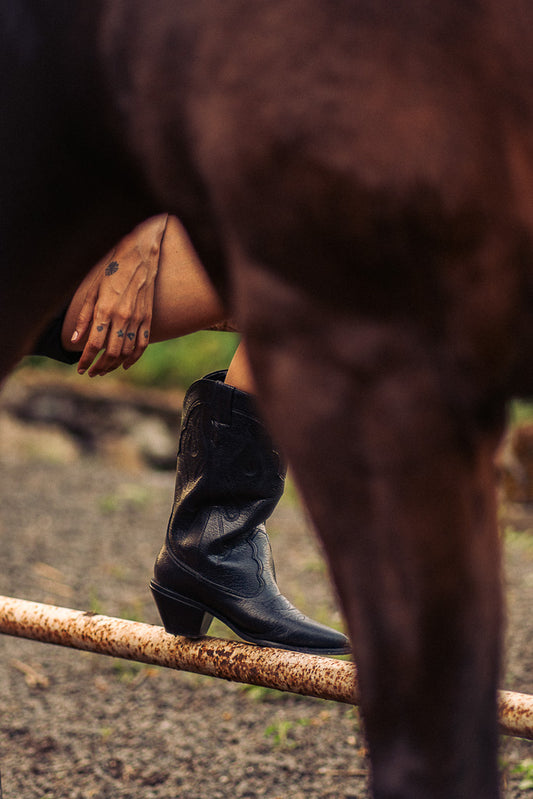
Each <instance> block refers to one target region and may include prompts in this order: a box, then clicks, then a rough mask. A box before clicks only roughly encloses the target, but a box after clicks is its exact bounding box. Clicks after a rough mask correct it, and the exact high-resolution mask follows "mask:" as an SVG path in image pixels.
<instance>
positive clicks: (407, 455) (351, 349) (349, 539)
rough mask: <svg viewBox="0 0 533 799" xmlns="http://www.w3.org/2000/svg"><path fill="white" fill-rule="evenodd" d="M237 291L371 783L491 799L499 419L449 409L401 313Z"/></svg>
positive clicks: (413, 795) (258, 289)
mask: <svg viewBox="0 0 533 799" xmlns="http://www.w3.org/2000/svg"><path fill="white" fill-rule="evenodd" d="M244 294H245V295H246V307H247V309H248V312H247V314H246V316H247V320H246V327H247V330H248V333H249V346H250V352H251V358H252V364H253V366H254V368H255V373H256V379H257V383H258V392H259V396H261V397H262V398H263V400H264V403H265V410H266V413H267V414H268V415H269V417H270V420H271V422H272V424H273V427H274V428H275V430H276V432H277V435H278V436H279V439H280V441H281V443H282V445H283V447H284V448H285V450H286V455H287V456H288V459H289V461H290V463H291V464H292V466H293V468H294V471H295V473H296V476H297V479H298V481H299V484H300V487H301V489H302V492H303V495H304V498H305V500H306V503H307V505H308V507H309V509H310V511H311V514H312V516H313V519H314V522H315V524H316V527H317V529H318V532H319V535H320V537H321V539H322V542H323V545H324V548H325V551H326V554H327V557H328V559H329V563H330V566H331V570H332V574H333V578H334V582H335V585H336V587H337V590H338V593H339V596H340V600H341V603H342V607H343V610H344V613H345V615H346V618H347V621H348V625H349V632H350V635H351V639H352V643H353V650H354V657H355V660H356V662H357V665H358V668H359V673H360V682H361V690H362V709H363V714H364V720H365V726H366V732H367V737H368V743H369V748H370V753H371V761H372V770H373V790H374V795H375V797H376V799H466V798H467V797H468V799H494V798H495V797H497V796H498V778H497V767H496V745H497V731H496V720H495V715H496V711H495V694H496V690H497V680H498V661H499V635H500V595H499V593H500V585H499V544H498V534H497V528H496V513H495V500H494V490H493V489H494V485H493V464H492V457H493V452H494V446H495V441H496V438H497V435H496V430H494V433H493V432H492V431H490V432H486V431H485V432H481V431H480V429H479V427H480V426H479V425H478V429H476V418H475V417H476V413H475V409H473V408H472V409H470V410H469V409H468V408H462V410H461V411H459V410H458V408H459V407H460V406H461V401H460V398H454V397H453V391H450V387H449V386H447V387H445V386H443V376H442V374H441V373H440V371H439V366H438V364H437V363H435V362H433V358H432V353H431V351H430V350H429V349H427V348H426V346H425V344H424V342H420V341H419V339H418V337H417V336H416V335H415V334H414V331H413V330H410V329H409V327H408V326H407V324H406V325H404V326H402V325H392V324H382V323H371V322H369V321H361V320H357V319H355V318H349V317H344V318H343V317H342V316H340V315H336V314H334V313H331V312H328V311H325V310H324V309H319V308H318V306H316V305H313V304H312V303H311V302H309V301H307V300H306V299H304V295H303V294H302V293H301V292H298V291H297V290H293V289H289V288H287V286H284V285H283V284H282V282H281V281H279V282H278V281H277V279H276V278H273V277H272V276H269V277H267V276H266V274H264V275H261V274H260V273H258V272H256V273H255V278H254V277H253V278H252V280H251V281H250V283H249V284H248V285H247V287H246V289H245V290H244ZM244 294H243V295H241V296H244ZM272 320H275V325H274V328H275V331H274V333H273V334H272V332H271V323H272ZM446 395H448V396H446ZM455 399H457V403H456V402H455ZM463 404H464V403H463ZM461 407H462V406H461ZM459 417H461V418H459ZM489 427H490V425H489ZM494 427H495V428H496V427H497V425H496V423H495V424H494Z"/></svg>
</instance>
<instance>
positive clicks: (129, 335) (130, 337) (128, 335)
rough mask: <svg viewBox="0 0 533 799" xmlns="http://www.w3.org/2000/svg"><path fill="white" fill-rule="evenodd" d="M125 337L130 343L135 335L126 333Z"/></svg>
mask: <svg viewBox="0 0 533 799" xmlns="http://www.w3.org/2000/svg"><path fill="white" fill-rule="evenodd" d="M126 335H127V337H128V338H129V340H130V341H133V339H134V338H135V333H126Z"/></svg>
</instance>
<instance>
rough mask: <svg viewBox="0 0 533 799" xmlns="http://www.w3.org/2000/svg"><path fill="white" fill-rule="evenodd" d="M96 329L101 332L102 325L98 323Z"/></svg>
mask: <svg viewBox="0 0 533 799" xmlns="http://www.w3.org/2000/svg"><path fill="white" fill-rule="evenodd" d="M96 329H97V330H98V332H99V333H101V332H102V330H103V329H104V325H98V327H97V328H96Z"/></svg>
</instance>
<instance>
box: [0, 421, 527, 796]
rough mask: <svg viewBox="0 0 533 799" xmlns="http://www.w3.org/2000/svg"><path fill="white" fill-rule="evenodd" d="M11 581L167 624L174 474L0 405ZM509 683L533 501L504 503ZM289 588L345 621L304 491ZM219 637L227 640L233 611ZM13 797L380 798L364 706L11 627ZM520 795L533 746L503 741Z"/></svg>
mask: <svg viewBox="0 0 533 799" xmlns="http://www.w3.org/2000/svg"><path fill="white" fill-rule="evenodd" d="M0 433H1V436H2V441H3V446H0V479H1V481H2V501H1V508H0V532H1V534H2V544H3V545H2V548H1V550H0V593H2V594H7V595H11V596H18V597H23V598H26V599H32V600H36V601H41V602H47V603H52V604H59V605H65V606H68V607H74V608H83V609H90V610H94V611H98V612H102V613H106V614H108V615H114V616H124V617H128V618H135V619H137V620H140V621H146V622H149V623H158V618H157V614H156V611H155V608H154V606H153V604H152V601H151V597H150V595H149V592H148V588H147V582H148V579H149V577H150V574H151V569H152V564H153V559H154V557H155V555H156V553H157V551H158V549H159V546H160V544H161V541H162V536H163V531H164V529H165V525H166V521H167V516H168V511H169V506H170V501H171V497H172V491H173V475H172V474H171V473H170V472H157V471H153V470H149V469H146V468H139V464H138V462H137V461H136V462H135V468H134V469H133V467H132V465H131V464H128V463H126V462H119V463H116V462H115V461H116V460H117V459H116V458H114V457H111V456H110V455H109V453H107V457H106V458H104V457H102V456H100V455H94V454H93V455H92V456H83V457H82V456H81V455H80V450H79V448H78V446H77V444H76V442H74V441H73V440H71V439H70V438H68V437H67V436H66V435H65V434H64V433H63V432H57V431H56V430H54V429H51V428H43V427H42V426H37V427H36V426H35V425H33V426H31V427H26V426H23V425H21V424H20V423H19V422H14V421H13V419H12V418H11V417H10V416H8V415H6V414H4V415H2V414H0ZM503 525H504V527H505V528H506V530H507V534H506V575H507V577H506V579H507V585H508V592H507V593H508V602H509V633H508V645H507V661H508V663H507V678H506V687H508V688H510V689H512V690H518V691H526V692H533V614H532V613H531V605H532V602H531V600H532V599H533V535H532V532H531V529H532V528H533V515H532V514H531V512H530V510H529V509H528V508H527V507H525V508H524V507H522V506H513V507H511V508H506V509H505V510H504V512H503ZM269 530H270V534H271V539H272V544H273V549H274V556H275V559H276V567H277V571H278V579H279V583H280V586H281V588H282V590H284V592H285V593H286V594H287V595H288V596H289V597H290V598H291V599H292V601H294V602H295V604H297V605H298V606H299V607H300V608H301V609H302V610H304V611H306V612H307V613H309V614H311V615H313V616H314V617H315V618H318V619H319V620H321V621H324V622H328V623H332V624H334V625H336V626H339V627H340V626H342V623H341V619H340V616H339V613H338V609H337V607H336V603H335V599H334V597H333V596H332V592H331V588H330V585H329V582H328V578H327V574H326V569H325V567H324V563H323V559H322V557H321V555H320V552H319V550H318V549H317V546H316V543H315V541H314V538H313V536H312V534H311V532H310V530H309V527H308V525H307V524H306V520H305V517H304V516H303V514H302V513H301V510H300V508H299V506H298V504H297V502H296V501H295V499H294V497H293V496H292V495H291V492H287V496H286V497H285V498H284V500H283V503H282V505H281V507H280V508H279V509H278V511H277V512H276V514H275V516H274V517H273V519H272V521H271V524H270V528H269ZM210 634H213V635H218V636H223V637H226V636H229V633H228V631H227V630H226V628H224V627H223V626H222V625H219V624H218V623H217V624H216V625H213V627H212V628H211V630H210ZM0 706H1V719H0V767H1V776H2V788H3V799H60V798H63V797H64V798H65V799H67V797H68V799H89V797H91V798H92V797H94V798H95V799H108V798H109V799H111V797H113V799H117V798H118V797H124V798H126V797H128V799H140V798H141V797H142V799H156V798H157V799H160V798H162V797H164V798H165V799H173V798H174V797H183V798H184V799H226V798H228V797H248V798H249V799H254V798H255V797H268V798H269V799H288V798H290V799H304V797H305V799H319V798H320V799H323V798H325V797H336V799H355V798H356V797H357V799H366V798H367V797H368V792H367V782H368V762H367V760H366V757H365V742H364V737H363V735H362V733H361V725H360V723H359V719H358V716H357V712H356V711H355V710H354V709H353V708H350V707H347V706H344V705H340V704H336V703H333V702H326V701H321V700H314V699H308V698H304V697H297V696H291V695H288V694H281V693H278V692H274V691H269V690H266V689H258V688H251V687H245V686H241V685H237V684H232V683H226V682H224V681H220V680H216V679H213V678H207V677H201V676H198V675H192V674H186V673H179V672H175V671H171V670H168V669H161V668H155V667H150V666H146V665H141V664H135V663H130V662H126V661H122V660H118V659H114V658H109V657H105V656H99V655H95V654H90V653H80V652H76V651H73V650H69V649H62V648H60V647H55V646H49V645H44V644H40V643H36V642H32V641H24V640H19V639H15V638H9V637H7V636H0ZM501 764H502V774H503V783H504V797H505V799H519V798H520V799H525V797H533V743H529V742H524V741H518V740H516V739H503V741H502V751H501Z"/></svg>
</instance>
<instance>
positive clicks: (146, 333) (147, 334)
mask: <svg viewBox="0 0 533 799" xmlns="http://www.w3.org/2000/svg"><path fill="white" fill-rule="evenodd" d="M149 335H150V333H149V332H148V330H145V331H144V337H145V338H148V336H149Z"/></svg>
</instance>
